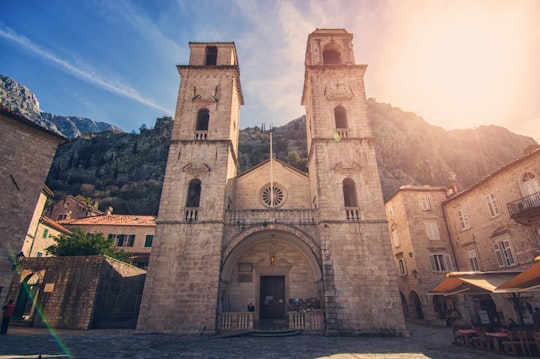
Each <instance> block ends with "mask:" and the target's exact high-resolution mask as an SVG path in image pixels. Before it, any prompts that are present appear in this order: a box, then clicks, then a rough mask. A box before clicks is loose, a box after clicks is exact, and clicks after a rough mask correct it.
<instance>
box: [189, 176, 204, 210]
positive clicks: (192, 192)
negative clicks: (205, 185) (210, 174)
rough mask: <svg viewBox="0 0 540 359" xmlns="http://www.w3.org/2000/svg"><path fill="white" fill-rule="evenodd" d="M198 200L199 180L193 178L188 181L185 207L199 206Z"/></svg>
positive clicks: (199, 193) (199, 191) (199, 197)
mask: <svg viewBox="0 0 540 359" xmlns="http://www.w3.org/2000/svg"><path fill="white" fill-rule="evenodd" d="M200 200H201V181H200V180H198V179H196V178H195V179H192V180H191V181H190V182H189V188H188V194H187V200H186V207H188V208H196V207H199V202H200Z"/></svg>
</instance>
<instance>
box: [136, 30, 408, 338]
mask: <svg viewBox="0 0 540 359" xmlns="http://www.w3.org/2000/svg"><path fill="white" fill-rule="evenodd" d="M189 46H190V49H191V55H190V59H189V64H188V65H179V66H178V71H179V73H180V77H181V84H180V90H179V94H178V102H177V107H176V114H175V121H174V122H175V123H174V128H173V133H172V140H171V146H170V150H169V157H168V162H167V168H166V174H165V180H164V185H163V191H162V197H161V203H160V209H159V215H158V219H157V221H156V232H155V237H154V244H153V248H152V255H151V258H150V263H149V267H148V273H147V278H146V283H145V289H144V293H143V298H142V304H141V310H140V315H139V321H138V324H137V327H138V329H141V330H146V331H153V332H164V333H174V334H195V333H204V334H212V333H215V332H216V331H218V330H220V324H221V323H220V321H221V320H222V318H223V317H224V316H226V314H227V313H244V312H246V313H247V304H248V303H253V304H254V306H255V311H254V312H252V313H251V314H250V316H251V317H250V320H252V321H254V323H255V325H257V323H260V322H263V321H276V322H282V321H283V322H287V320H288V318H289V316H290V313H291V312H293V313H294V312H304V311H306V312H312V313H320V315H321V316H320V318H321V323H320V326H319V329H321V331H323V332H324V333H326V334H327V335H340V334H370V333H383V334H392V335H402V334H404V333H405V330H406V329H405V324H404V319H403V313H402V307H401V302H400V297H399V292H398V285H397V277H396V271H395V268H394V265H393V262H392V257H391V253H392V251H391V246H390V237H389V233H388V227H387V221H386V217H385V212H384V204H383V198H382V191H381V186H380V180H379V174H378V169H377V163H376V159H375V150H374V146H373V136H372V131H371V126H370V123H369V120H368V117H367V104H366V97H365V89H364V81H363V76H364V73H365V71H366V67H367V66H366V65H356V64H355V60H354V54H353V50H352V34H350V33H348V32H347V31H345V30H343V29H327V30H324V29H318V30H316V31H314V32H313V33H311V34H310V35H309V37H308V41H307V49H306V57H305V65H306V66H305V82H304V90H303V94H302V100H301V101H302V104H303V105H304V106H305V108H306V127H307V131H306V132H307V133H306V136H307V144H308V153H309V158H308V169H309V173H308V174H305V173H302V172H300V171H298V170H296V169H294V168H292V167H290V166H288V165H287V164H285V163H283V162H281V161H279V160H275V159H271V160H268V161H266V162H264V163H261V164H259V165H258V166H256V167H254V168H252V169H250V170H248V171H246V172H244V173H242V174H240V175H239V174H238V173H237V171H238V161H237V155H238V134H239V117H240V106H241V105H242V104H243V96H242V88H241V85H240V72H239V64H238V60H237V56H236V49H235V45H234V43H223V42H219V43H190V44H189ZM289 323H290V322H289Z"/></svg>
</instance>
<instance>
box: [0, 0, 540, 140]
mask: <svg viewBox="0 0 540 359" xmlns="http://www.w3.org/2000/svg"><path fill="white" fill-rule="evenodd" d="M539 18H540V1H535V0H519V1H511V0H466V1H465V0H454V1H446V0H401V1H398V0H381V1H373V0H369V1H368V0H364V1H362V0H357V1H352V0H348V1H338V0H333V1H328V0H311V1H310V0H298V1H293V0H291V1H278V0H276V1H271V0H229V1H221V0H214V1H210V0H198V1H191V0H189V1H188V0H177V1H172V0H154V1H150V0H132V1H128V0H114V1H113V0H103V1H100V0H77V1H67V0H17V1H15V0H2V4H1V11H0V73H1V74H4V75H7V76H10V77H12V78H14V79H15V80H16V81H18V82H20V83H22V84H24V85H26V86H27V87H28V88H29V89H30V90H31V91H33V92H34V93H35V94H36V96H37V98H38V99H39V101H40V107H41V110H42V111H46V112H52V113H56V114H59V115H77V116H84V117H89V118H91V119H93V120H95V121H104V122H109V123H112V124H115V125H117V126H119V127H120V128H122V129H124V130H125V131H128V132H131V131H133V130H137V129H138V128H140V127H141V126H142V125H143V124H145V125H147V126H148V127H151V126H153V124H154V122H155V119H156V118H157V117H160V116H162V115H172V114H173V113H174V110H175V106H176V97H177V93H178V87H179V83H180V78H179V75H178V72H177V70H176V65H178V64H187V62H188V58H189V47H188V43H189V42H190V41H234V42H235V44H236V48H237V51H238V58H239V62H240V72H241V83H242V90H243V93H244V100H245V105H244V106H243V107H242V109H241V122H240V126H241V128H245V127H248V126H254V125H260V124H261V123H263V122H264V123H266V124H273V125H275V126H279V125H283V124H285V123H287V122H288V121H290V120H292V119H294V118H297V117H299V116H301V115H302V114H304V108H303V107H302V106H301V105H300V97H301V94H302V85H303V76H304V55H305V46H306V40H307V36H308V34H309V33H311V32H313V31H314V30H315V29H316V28H345V29H346V30H348V31H349V32H351V33H353V34H354V50H355V57H356V63H357V64H368V71H367V73H366V77H365V80H366V91H367V96H368V97H373V98H376V99H377V100H378V101H380V102H385V103H390V104H392V105H393V106H396V107H400V108H401V109H403V110H406V111H412V112H415V113H416V114H418V115H419V116H422V117H424V119H425V120H426V121H427V122H429V123H431V124H434V125H438V126H441V127H443V128H445V129H456V128H471V127H477V126H480V125H489V124H496V125H500V126H504V127H506V128H508V129H510V130H511V131H513V132H516V133H519V134H523V135H527V136H531V137H534V138H535V139H536V140H537V141H540V126H539V124H540V101H539V98H540V66H538V64H539V63H540V26H539V25H538V19H539Z"/></svg>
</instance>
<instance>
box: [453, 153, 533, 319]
mask: <svg viewBox="0 0 540 359" xmlns="http://www.w3.org/2000/svg"><path fill="white" fill-rule="evenodd" d="M444 212H445V216H446V220H447V225H448V230H449V232H450V237H451V238H452V242H453V244H454V247H455V251H456V260H457V266H458V269H459V270H460V271H484V272H486V271H522V270H524V269H526V268H528V267H530V266H531V265H532V264H533V262H534V258H535V257H536V256H538V255H540V148H538V147H536V148H535V147H532V148H530V149H528V152H527V153H526V154H524V155H523V156H522V157H520V158H518V159H516V160H514V161H512V162H510V163H509V164H507V165H506V166H504V167H501V168H500V169H498V170H497V171H495V172H493V173H492V174H490V175H488V176H487V177H485V178H484V179H482V180H481V181H479V182H478V183H477V184H476V185H474V186H472V187H470V188H468V189H466V190H464V191H462V192H460V193H458V194H457V195H455V196H453V197H451V198H450V199H449V200H448V201H446V202H445V203H444ZM459 299H460V306H461V312H462V313H463V315H464V316H465V317H467V316H470V317H471V320H472V321H476V320H478V318H477V317H476V315H477V311H478V310H479V309H480V308H485V310H486V311H487V312H488V314H489V315H490V317H491V316H493V315H495V311H496V310H499V311H501V312H502V313H503V314H504V315H505V316H506V317H512V318H514V319H516V318H517V317H518V316H519V313H517V312H516V311H515V310H514V308H513V301H512V298H511V295H508V294H494V295H484V296H466V297H463V296H461V298H459ZM521 299H522V300H521V302H522V305H523V308H522V312H523V316H524V317H523V320H524V321H525V322H531V321H532V318H531V314H532V313H531V311H532V309H533V307H535V306H540V298H538V297H535V296H534V295H533V294H530V293H523V294H521Z"/></svg>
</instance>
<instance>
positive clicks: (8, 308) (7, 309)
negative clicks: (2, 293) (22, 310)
mask: <svg viewBox="0 0 540 359" xmlns="http://www.w3.org/2000/svg"><path fill="white" fill-rule="evenodd" d="M14 312H15V304H13V299H10V300H9V301H8V303H7V304H6V305H4V307H3V308H2V326H1V328H0V334H7V330H8V326H9V321H10V320H11V317H12V316H13V313H14Z"/></svg>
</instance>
